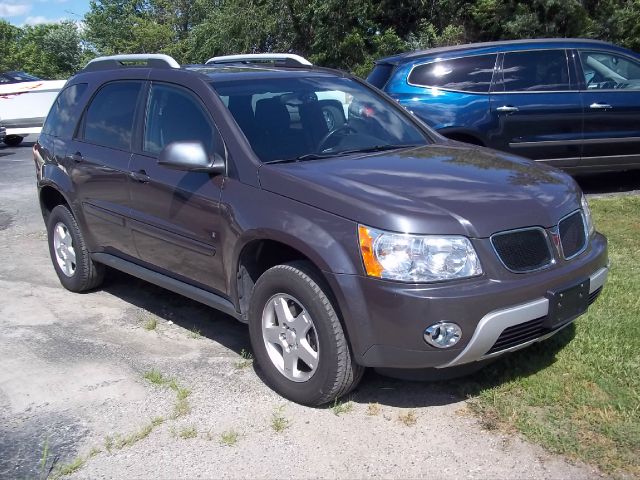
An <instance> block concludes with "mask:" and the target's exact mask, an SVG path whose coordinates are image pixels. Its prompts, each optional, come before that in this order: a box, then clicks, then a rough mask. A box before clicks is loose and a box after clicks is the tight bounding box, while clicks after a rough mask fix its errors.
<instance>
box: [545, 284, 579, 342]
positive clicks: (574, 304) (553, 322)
mask: <svg viewBox="0 0 640 480" xmlns="http://www.w3.org/2000/svg"><path fill="white" fill-rule="evenodd" d="M589 284H590V281H589V279H588V278H587V279H586V280H583V281H581V282H578V283H577V284H575V285H572V286H571V287H568V288H564V289H561V290H550V291H548V292H547V298H548V299H549V313H548V315H547V321H546V322H545V326H546V327H547V328H549V329H551V330H553V329H556V328H558V327H560V326H561V325H563V324H565V323H567V322H570V321H571V320H574V319H575V318H577V317H579V316H580V315H582V314H583V313H585V312H586V311H587V309H588V308H589V287H590V285H589Z"/></svg>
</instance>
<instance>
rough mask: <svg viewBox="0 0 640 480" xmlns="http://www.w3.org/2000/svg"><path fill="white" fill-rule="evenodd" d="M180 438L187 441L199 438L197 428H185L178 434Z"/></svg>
mask: <svg viewBox="0 0 640 480" xmlns="http://www.w3.org/2000/svg"><path fill="white" fill-rule="evenodd" d="M178 436H179V437H180V438H182V439H183V440H187V439H189V438H196V437H197V436H198V430H196V427H193V426H190V427H184V428H183V429H182V430H180V433H178Z"/></svg>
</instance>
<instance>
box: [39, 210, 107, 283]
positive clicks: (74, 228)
mask: <svg viewBox="0 0 640 480" xmlns="http://www.w3.org/2000/svg"><path fill="white" fill-rule="evenodd" d="M47 232H48V237H49V253H50V255H51V260H52V262H53V267H54V268H55V270H56V273H57V274H58V278H59V279H60V283H62V286H64V288H66V289H67V290H71V291H72V292H84V291H85V290H91V289H93V288H96V287H97V286H98V285H100V284H101V283H102V280H103V278H104V266H103V265H100V264H97V263H94V262H93V260H91V256H90V254H89V251H88V250H87V247H86V244H85V242H84V238H83V236H82V232H81V231H80V228H79V227H78V223H77V222H76V219H75V218H74V216H73V214H72V213H71V212H70V211H69V208H68V207H67V206H65V205H58V206H56V207H55V208H54V209H53V210H52V211H51V214H50V215H49V220H48V225H47Z"/></svg>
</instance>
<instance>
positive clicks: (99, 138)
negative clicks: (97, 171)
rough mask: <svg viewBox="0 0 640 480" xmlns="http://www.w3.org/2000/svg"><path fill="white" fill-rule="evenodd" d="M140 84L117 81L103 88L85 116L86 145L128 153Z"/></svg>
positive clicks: (84, 137)
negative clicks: (90, 144)
mask: <svg viewBox="0 0 640 480" xmlns="http://www.w3.org/2000/svg"><path fill="white" fill-rule="evenodd" d="M141 89H142V82H138V81H119V82H112V83H108V84H107V85H105V86H104V87H102V88H101V89H100V90H99V91H98V93H97V94H96V96H95V97H94V98H93V100H92V101H91V104H90V105H89V108H87V111H86V112H85V117H84V135H83V139H84V141H85V142H88V143H93V144H95V145H101V146H104V147H110V148H117V149H120V150H129V149H130V147H131V136H132V132H133V118H134V115H135V111H136V105H137V103H138V96H139V95H140V90H141Z"/></svg>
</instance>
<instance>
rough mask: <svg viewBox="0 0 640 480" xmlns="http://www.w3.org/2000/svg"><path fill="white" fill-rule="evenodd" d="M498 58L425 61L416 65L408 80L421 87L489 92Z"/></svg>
mask: <svg viewBox="0 0 640 480" xmlns="http://www.w3.org/2000/svg"><path fill="white" fill-rule="evenodd" d="M496 58H497V55H475V56H471V57H463V58H454V59H451V60H446V59H445V60H439V61H435V62H430V63H425V64H423V65H417V66H415V67H414V68H413V70H411V73H410V74H409V77H408V79H407V80H408V82H409V83H410V84H411V85H416V86H420V87H438V88H443V89H447V90H459V91H463V92H477V93H488V92H489V89H490V87H491V79H492V78H493V71H494V68H495V65H496Z"/></svg>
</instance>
